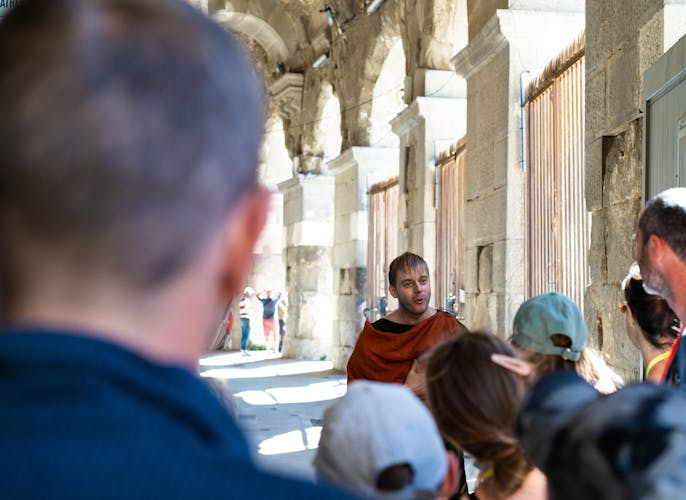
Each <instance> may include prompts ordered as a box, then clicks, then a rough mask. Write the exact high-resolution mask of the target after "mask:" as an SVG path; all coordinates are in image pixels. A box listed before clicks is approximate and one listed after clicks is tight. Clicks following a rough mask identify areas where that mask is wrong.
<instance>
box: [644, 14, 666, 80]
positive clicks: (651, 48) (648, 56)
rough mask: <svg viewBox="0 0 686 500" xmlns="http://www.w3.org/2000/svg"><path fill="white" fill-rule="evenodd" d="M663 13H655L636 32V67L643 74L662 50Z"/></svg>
mask: <svg viewBox="0 0 686 500" xmlns="http://www.w3.org/2000/svg"><path fill="white" fill-rule="evenodd" d="M664 28H665V26H664V15H663V11H660V12H658V13H656V14H655V15H654V16H653V17H652V18H651V19H649V20H648V21H647V22H646V23H645V24H644V25H643V26H641V28H640V29H639V32H638V50H639V61H638V68H639V72H640V74H643V73H644V72H645V70H647V69H648V68H649V67H650V66H652V65H653V63H655V61H657V60H658V59H659V58H660V56H661V55H662V54H663V52H664Z"/></svg>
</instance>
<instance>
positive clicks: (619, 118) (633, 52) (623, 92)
mask: <svg viewBox="0 0 686 500" xmlns="http://www.w3.org/2000/svg"><path fill="white" fill-rule="evenodd" d="M638 64H639V58H638V41H636V42H635V43H633V44H631V45H625V46H624V47H623V48H622V50H621V51H617V52H615V53H614V54H612V56H611V57H610V59H609V60H608V65H607V82H606V89H607V97H606V99H607V130H608V132H612V131H614V130H618V129H622V128H623V127H624V126H625V125H626V124H627V123H628V122H630V121H632V120H633V119H635V118H636V117H637V116H638V114H639V110H640V109H641V107H642V104H643V103H641V102H640V96H641V85H642V83H641V82H642V81H641V74H640V73H639V68H638ZM587 109H588V108H587Z"/></svg>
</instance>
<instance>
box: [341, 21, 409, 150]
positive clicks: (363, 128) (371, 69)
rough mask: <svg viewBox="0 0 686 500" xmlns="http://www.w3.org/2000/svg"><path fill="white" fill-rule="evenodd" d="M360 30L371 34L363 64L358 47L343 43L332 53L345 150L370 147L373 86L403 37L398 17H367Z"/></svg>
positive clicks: (359, 26)
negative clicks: (394, 45) (354, 147)
mask: <svg viewBox="0 0 686 500" xmlns="http://www.w3.org/2000/svg"><path fill="white" fill-rule="evenodd" d="M391 13H393V14H395V13H396V11H392V12H391ZM362 23H364V25H363V24H362ZM357 28H359V29H360V30H364V31H365V32H367V33H369V37H368V38H366V40H368V45H367V46H366V50H365V54H364V60H363V61H360V54H359V53H358V52H356V50H359V47H356V46H354V45H353V44H350V43H342V44H340V45H339V46H338V47H336V50H334V51H333V58H334V67H335V69H334V72H333V73H334V79H335V85H336V89H337V91H338V95H339V98H340V100H341V116H342V120H343V123H342V129H341V130H342V134H343V145H342V147H343V150H346V149H348V148H350V147H352V146H368V145H369V144H370V133H371V122H370V116H371V109H372V101H373V100H374V86H375V84H376V82H377V80H378V78H379V74H380V72H381V70H382V68H383V65H384V63H385V61H386V59H387V58H388V53H389V51H390V50H391V47H392V46H393V44H394V43H395V42H396V40H397V39H398V37H399V36H400V32H399V26H398V22H397V19H396V18H395V17H389V18H386V17H382V16H367V17H366V18H364V20H363V21H361V24H360V25H358V26H357Z"/></svg>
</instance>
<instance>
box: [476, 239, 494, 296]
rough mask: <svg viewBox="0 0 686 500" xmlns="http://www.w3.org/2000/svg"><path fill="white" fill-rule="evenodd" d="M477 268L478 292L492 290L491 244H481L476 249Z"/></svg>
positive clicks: (482, 292)
mask: <svg viewBox="0 0 686 500" xmlns="http://www.w3.org/2000/svg"><path fill="white" fill-rule="evenodd" d="M477 266H478V269H479V274H478V278H477V279H478V281H477V290H478V291H479V293H480V294H484V293H488V292H492V291H493V244H489V245H482V246H480V247H479V248H478V250H477Z"/></svg>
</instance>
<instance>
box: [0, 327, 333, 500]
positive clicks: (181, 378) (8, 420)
mask: <svg viewBox="0 0 686 500" xmlns="http://www.w3.org/2000/svg"><path fill="white" fill-rule="evenodd" d="M0 409H1V411H0V492H1V493H0V495H1V496H2V497H3V498H48V497H49V498H65V499H67V498H69V499H139V498H140V499H157V498H159V499H195V498H198V499H203V500H207V499H213V498H217V499H218V498H222V499H227V498H270V499H271V498H341V497H343V494H340V493H338V492H336V491H334V490H330V489H327V488H324V487H320V486H315V485H310V484H309V483H304V482H299V481H296V480H291V479H286V478H282V477H278V476H276V475H271V474H268V473H266V472H263V471H260V470H258V469H257V468H256V466H255V465H254V464H253V461H252V459H251V456H250V452H249V449H248V446H247V443H246V440H245V438H244V436H243V435H242V433H241V431H240V430H239V429H238V427H237V425H236V423H235V421H234V420H233V419H232V418H231V417H230V416H229V414H228V413H227V411H226V410H225V409H224V407H223V406H222V405H221V404H220V403H219V401H218V400H217V399H216V398H215V396H214V395H213V394H212V393H211V391H210V390H209V389H208V387H207V386H206V384H205V383H204V382H203V381H202V380H200V378H199V377H198V376H197V375H196V374H194V373H191V372H190V371H188V370H186V369H184V368H180V367H175V366H162V365H158V364H154V363H152V362H150V361H148V360H146V359H143V358H141V357H139V356H137V355H136V354H134V353H132V352H129V351H127V350H125V349H123V348H120V347H117V346H115V345H112V344H110V343H107V342H103V341H100V340H96V339H93V338H88V337H81V336H77V335H72V334H64V333H63V332H45V331H42V332H26V331H22V332H19V331H5V332H0Z"/></svg>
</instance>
